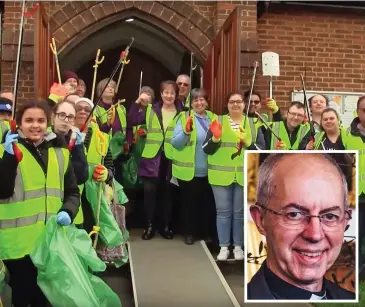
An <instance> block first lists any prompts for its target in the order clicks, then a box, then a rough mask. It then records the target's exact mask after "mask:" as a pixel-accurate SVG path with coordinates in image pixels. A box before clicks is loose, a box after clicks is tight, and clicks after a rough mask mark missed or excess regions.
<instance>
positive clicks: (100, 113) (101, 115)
mask: <svg viewBox="0 0 365 307" xmlns="http://www.w3.org/2000/svg"><path fill="white" fill-rule="evenodd" d="M116 110H117V115H118V118H119V121H120V124H121V125H122V130H123V131H124V133H125V129H126V127H127V116H126V114H127V112H126V110H125V107H124V106H123V105H121V104H119V105H118V106H117V107H116ZM95 112H96V116H97V118H98V119H99V120H100V123H101V124H102V125H104V124H105V123H106V122H107V121H108V113H107V110H106V109H104V108H103V107H101V106H99V105H98V106H97V107H96V108H95Z"/></svg>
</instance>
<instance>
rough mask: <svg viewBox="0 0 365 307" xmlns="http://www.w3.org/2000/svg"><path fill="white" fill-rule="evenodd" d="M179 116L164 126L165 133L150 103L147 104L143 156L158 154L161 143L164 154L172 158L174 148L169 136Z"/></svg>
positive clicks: (149, 156)
mask: <svg viewBox="0 0 365 307" xmlns="http://www.w3.org/2000/svg"><path fill="white" fill-rule="evenodd" d="M177 118H179V116H178V115H177V116H175V118H174V119H173V120H172V121H171V123H170V125H169V126H168V127H167V128H166V134H165V133H164V131H163V130H162V127H161V124H160V121H159V120H158V117H157V114H156V113H155V111H153V109H152V105H151V104H149V105H147V110H146V126H147V138H146V145H145V147H144V149H143V152H142V157H143V158H154V157H156V155H157V154H158V152H159V150H160V148H161V146H162V144H163V150H164V152H165V156H166V158H168V159H170V160H171V159H172V158H173V151H174V148H173V146H172V145H171V138H172V135H173V133H174V128H175V125H176V121H177Z"/></svg>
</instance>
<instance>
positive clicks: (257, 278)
mask: <svg viewBox="0 0 365 307" xmlns="http://www.w3.org/2000/svg"><path fill="white" fill-rule="evenodd" d="M264 265H266V261H265V262H264V263H263V264H262V265H261V267H260V269H259V270H258V271H257V273H256V274H255V275H254V276H253V277H252V279H251V281H250V282H249V283H248V285H247V299H249V300H276V298H275V297H274V296H273V295H272V293H271V291H270V288H269V285H268V284H267V281H266V278H265V273H264ZM326 294H327V299H328V300H354V299H355V293H353V292H350V291H347V290H345V289H343V288H341V287H340V286H338V285H336V284H335V283H333V282H331V281H329V280H326Z"/></svg>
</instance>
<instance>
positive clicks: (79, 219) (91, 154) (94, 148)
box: [74, 123, 111, 225]
mask: <svg viewBox="0 0 365 307" xmlns="http://www.w3.org/2000/svg"><path fill="white" fill-rule="evenodd" d="M90 127H91V128H92V134H91V138H90V144H89V149H88V150H86V148H85V147H84V148H85V155H86V160H87V163H88V165H89V178H91V176H92V173H91V172H92V171H93V170H94V169H95V167H96V166H97V165H100V164H101V162H102V155H101V152H102V148H99V147H100V143H99V142H98V140H97V133H101V134H102V135H103V136H105V140H106V144H105V146H106V148H109V143H110V138H111V137H110V135H109V134H106V133H104V132H101V131H100V130H99V127H98V125H97V124H95V123H91V124H90ZM88 180H93V179H92V178H91V179H88ZM84 187H85V184H80V185H79V191H80V195H82V192H83V191H84ZM83 222H84V216H83V212H82V208H81V206H80V210H79V212H78V214H77V215H76V218H75V220H74V224H76V225H78V224H82V223H83Z"/></svg>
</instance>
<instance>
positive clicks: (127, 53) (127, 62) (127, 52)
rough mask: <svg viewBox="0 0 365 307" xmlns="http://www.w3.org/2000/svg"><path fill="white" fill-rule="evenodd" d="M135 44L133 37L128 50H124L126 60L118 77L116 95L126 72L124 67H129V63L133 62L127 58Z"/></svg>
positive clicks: (124, 59) (123, 61)
mask: <svg viewBox="0 0 365 307" xmlns="http://www.w3.org/2000/svg"><path fill="white" fill-rule="evenodd" d="M133 42H134V37H132V41H131V42H130V44H129V45H128V46H127V48H125V50H124V53H125V55H124V58H123V60H122V64H123V65H122V68H121V69H120V73H119V77H118V82H117V87H116V89H115V93H118V90H119V85H120V81H121V80H122V75H123V71H124V66H125V65H128V64H129V62H130V61H131V60H127V57H128V55H129V49H130V48H131V46H132V44H133Z"/></svg>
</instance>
